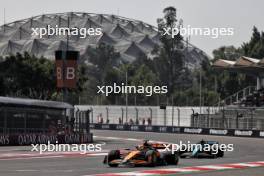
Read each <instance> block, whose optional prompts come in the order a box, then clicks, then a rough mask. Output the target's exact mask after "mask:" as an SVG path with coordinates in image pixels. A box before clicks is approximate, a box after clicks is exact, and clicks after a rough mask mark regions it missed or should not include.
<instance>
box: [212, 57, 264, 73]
mask: <svg viewBox="0 0 264 176" xmlns="http://www.w3.org/2000/svg"><path fill="white" fill-rule="evenodd" d="M213 67H214V68H217V69H225V70H229V71H233V72H244V73H247V74H255V75H260V74H263V73H264V58H263V59H262V60H259V59H255V58H250V57H246V56H241V57H240V58H238V59H237V60H236V61H230V60H224V59H218V60H216V61H215V62H214V63H213Z"/></svg>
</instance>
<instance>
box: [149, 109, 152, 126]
mask: <svg viewBox="0 0 264 176" xmlns="http://www.w3.org/2000/svg"><path fill="white" fill-rule="evenodd" d="M149 111H150V121H151V124H152V109H151V108H149Z"/></svg>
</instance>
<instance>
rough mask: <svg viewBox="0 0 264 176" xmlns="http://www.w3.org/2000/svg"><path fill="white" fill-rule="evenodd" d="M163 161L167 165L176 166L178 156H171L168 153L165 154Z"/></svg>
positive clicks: (175, 154) (176, 154)
mask: <svg viewBox="0 0 264 176" xmlns="http://www.w3.org/2000/svg"><path fill="white" fill-rule="evenodd" d="M164 159H165V160H166V163H168V164H173V165H178V162H179V154H178V153H174V154H171V152H169V153H167V155H166V154H165V157H164Z"/></svg>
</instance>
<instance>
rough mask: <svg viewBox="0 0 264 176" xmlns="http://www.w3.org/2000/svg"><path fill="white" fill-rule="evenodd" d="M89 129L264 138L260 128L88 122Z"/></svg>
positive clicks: (263, 132)
mask: <svg viewBox="0 0 264 176" xmlns="http://www.w3.org/2000/svg"><path fill="white" fill-rule="evenodd" d="M90 129H96V130H117V131H138V132H156V133H175V134H201V135H218V136H235V137H257V138H264V131H261V130H241V129H239V130H238V129H218V128H193V127H172V126H145V125H120V124H90Z"/></svg>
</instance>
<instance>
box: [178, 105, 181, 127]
mask: <svg viewBox="0 0 264 176" xmlns="http://www.w3.org/2000/svg"><path fill="white" fill-rule="evenodd" d="M177 111H178V126H181V110H180V108H177Z"/></svg>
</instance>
